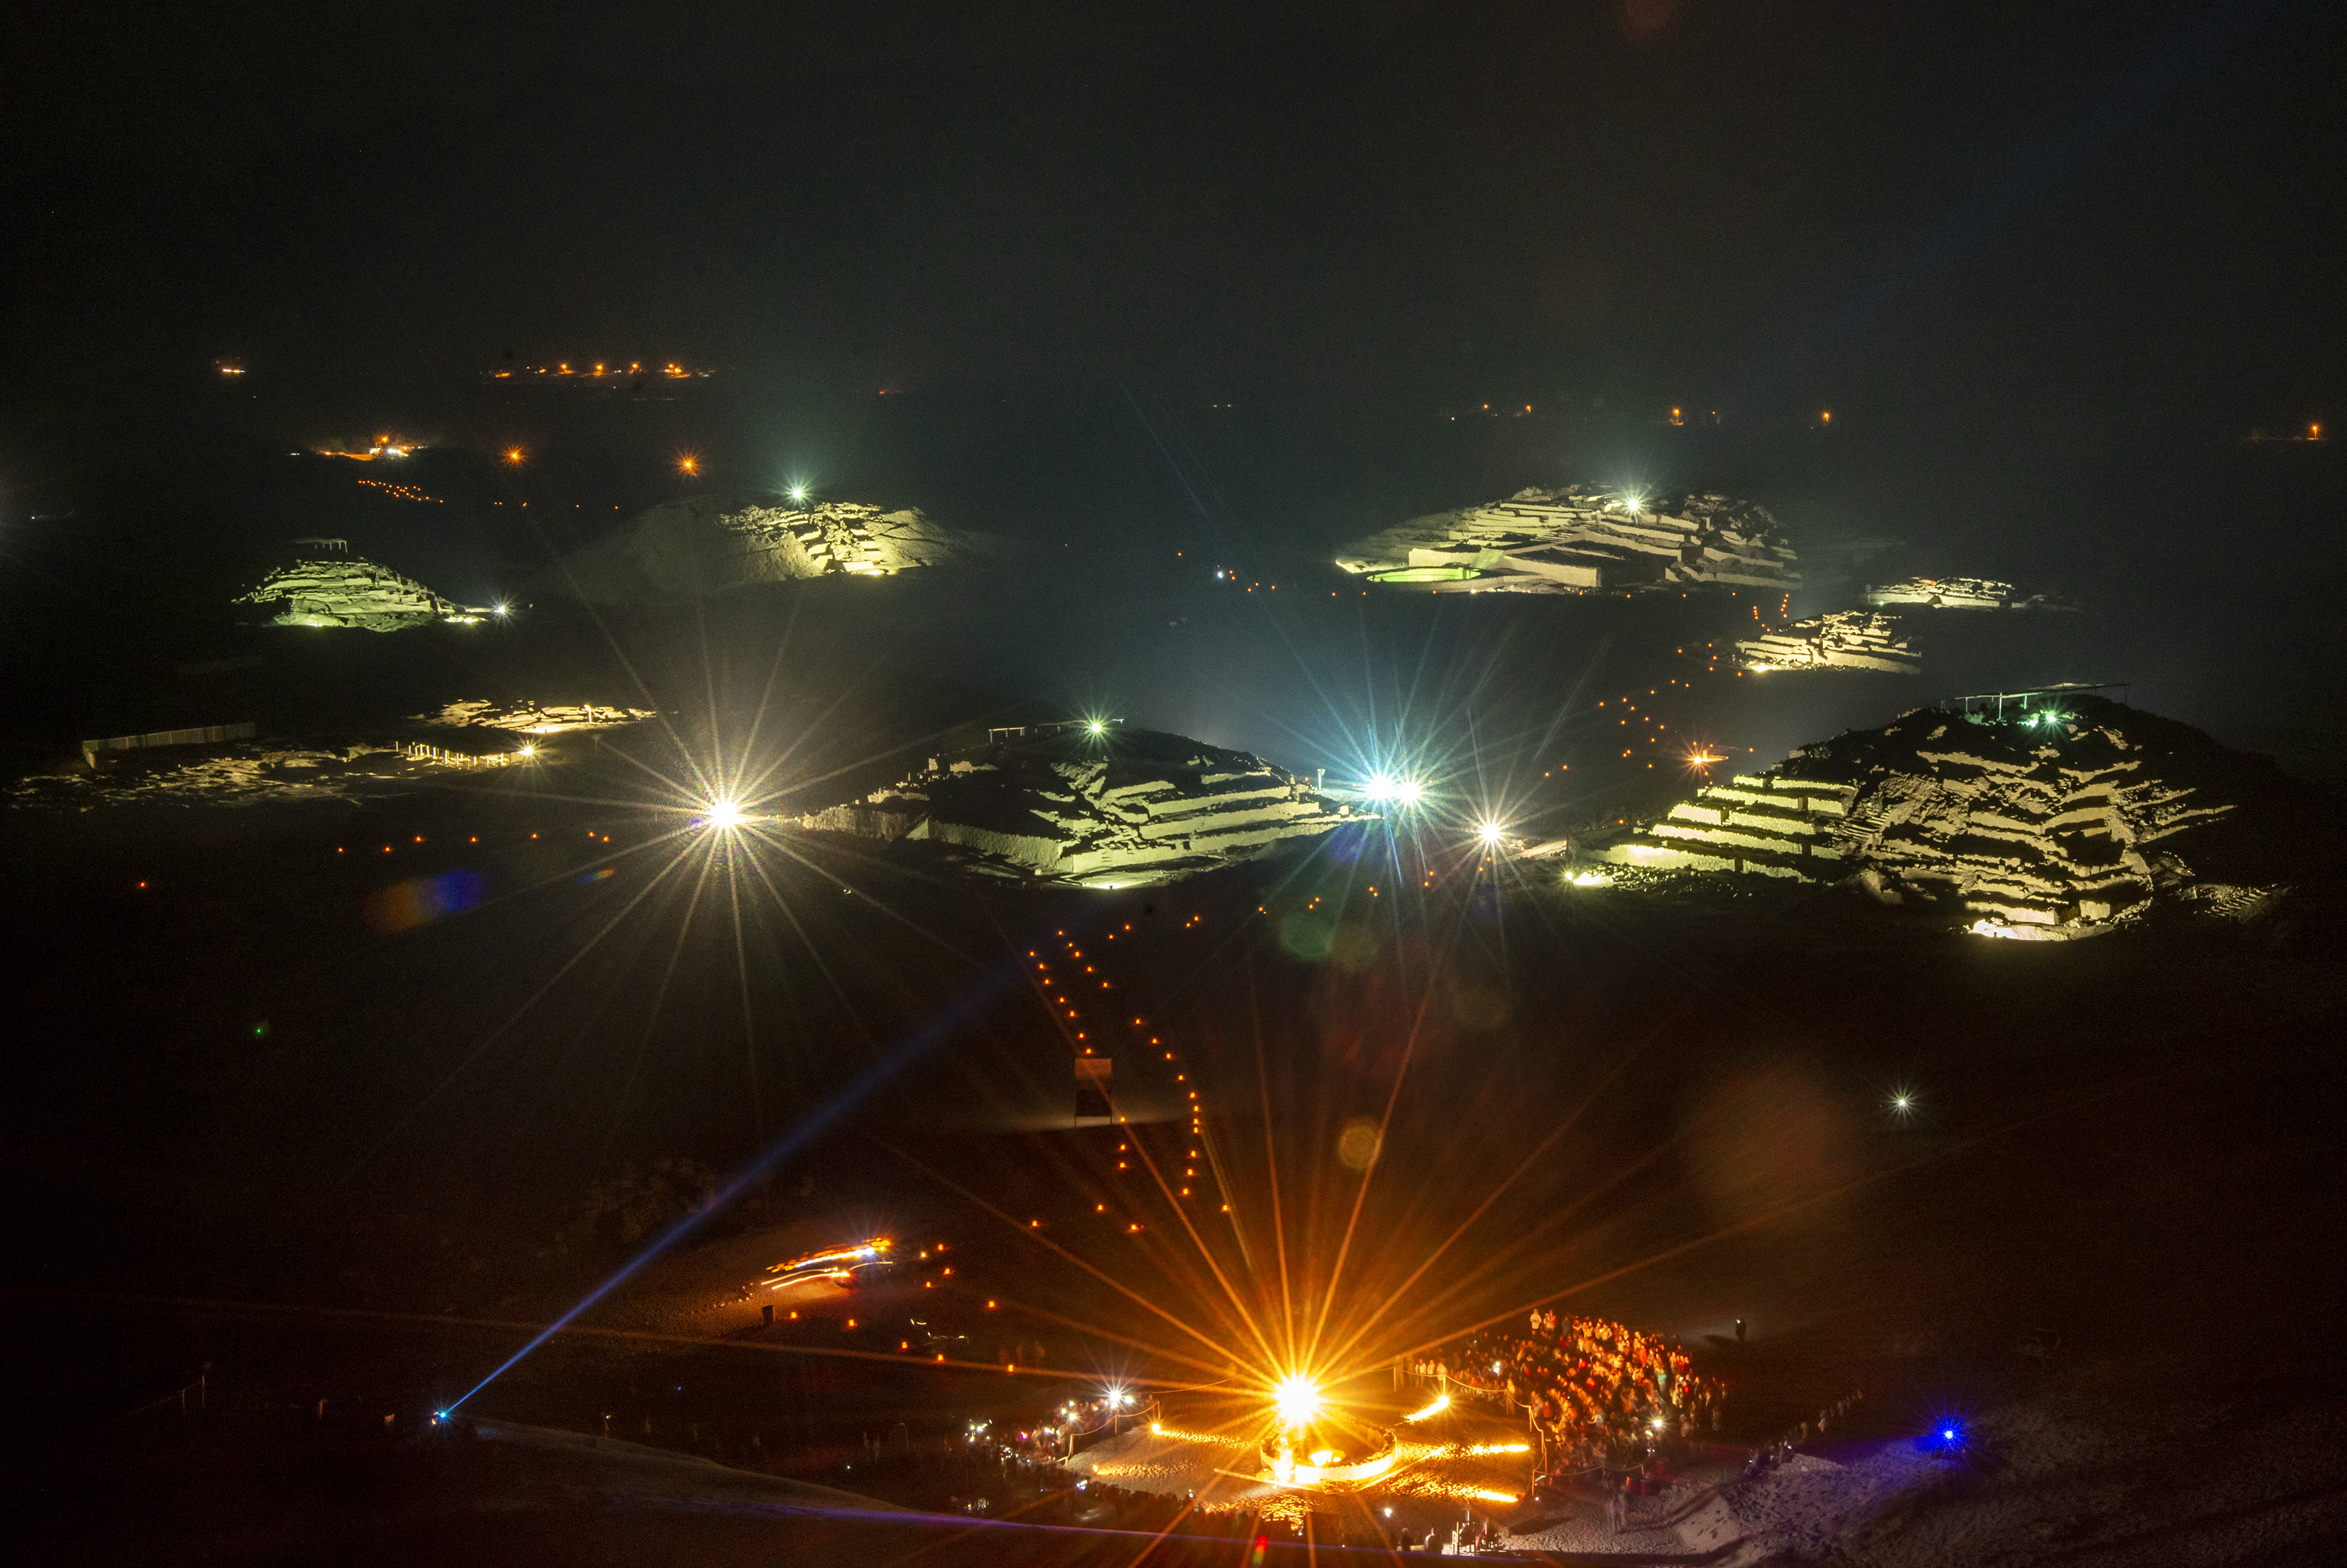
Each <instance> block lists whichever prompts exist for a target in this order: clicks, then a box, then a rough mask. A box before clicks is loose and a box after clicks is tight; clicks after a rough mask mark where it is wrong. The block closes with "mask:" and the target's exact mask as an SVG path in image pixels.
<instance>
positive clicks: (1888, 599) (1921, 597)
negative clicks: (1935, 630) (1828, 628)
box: [1866, 577, 2075, 610]
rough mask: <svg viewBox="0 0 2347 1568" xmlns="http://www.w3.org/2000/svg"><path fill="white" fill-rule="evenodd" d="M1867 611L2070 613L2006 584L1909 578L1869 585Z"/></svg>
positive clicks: (2061, 605)
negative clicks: (1901, 608)
mask: <svg viewBox="0 0 2347 1568" xmlns="http://www.w3.org/2000/svg"><path fill="white" fill-rule="evenodd" d="M1866 602H1867V606H1868V608H1869V609H1872V610H1881V609H1883V608H1885V607H1886V606H1891V605H1900V606H1905V607H1909V608H1914V609H1922V610H2069V609H2073V608H2075V606H2072V605H2069V604H2065V603H2064V602H2063V601H2062V600H2058V599H2055V597H2054V596H2053V595H2051V594H2045V593H2033V594H2030V595H2028V596H2027V597H2025V598H2024V596H2023V595H2022V594H2021V592H2020V590H2018V589H2015V588H2014V586H2013V584H2011V583H2009V582H1999V581H1998V580H1997V579H1994V578H1987V577H1911V578H1909V579H1907V580H1906V581H1904V582H1886V583H1870V584H1869V585H1868V586H1867V589H1866Z"/></svg>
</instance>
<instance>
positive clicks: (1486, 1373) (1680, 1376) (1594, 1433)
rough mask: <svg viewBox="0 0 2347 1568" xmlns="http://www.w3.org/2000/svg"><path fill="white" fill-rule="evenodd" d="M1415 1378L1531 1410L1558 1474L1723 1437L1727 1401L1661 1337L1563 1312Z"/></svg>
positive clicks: (1430, 1366)
mask: <svg viewBox="0 0 2347 1568" xmlns="http://www.w3.org/2000/svg"><path fill="white" fill-rule="evenodd" d="M1410 1369H1411V1370H1412V1371H1413V1372H1414V1373H1415V1374H1416V1375H1417V1376H1418V1377H1419V1378H1420V1379H1422V1380H1424V1381H1426V1382H1428V1383H1430V1384H1434V1383H1439V1384H1440V1385H1441V1386H1442V1387H1443V1388H1444V1389H1447V1390H1453V1391H1458V1390H1463V1391H1464V1392H1466V1393H1467V1394H1469V1395H1472V1396H1479V1397H1481V1398H1486V1399H1493V1400H1496V1401H1503V1402H1505V1403H1507V1404H1508V1405H1510V1406H1512V1407H1513V1408H1515V1409H1521V1410H1522V1411H1523V1412H1524V1413H1525V1419H1526V1420H1527V1422H1528V1423H1529V1425H1530V1426H1531V1428H1532V1431H1533V1432H1534V1434H1535V1435H1536V1436H1537V1437H1538V1438H1539V1439H1540V1440H1541V1444H1542V1451H1543V1454H1544V1455H1545V1457H1546V1459H1547V1468H1548V1469H1549V1470H1550V1471H1552V1472H1558V1471H1575V1470H1594V1469H1597V1468H1599V1467H1601V1466H1604V1465H1605V1464H1607V1463H1608V1462H1609V1461H1612V1460H1621V1459H1623V1458H1624V1457H1625V1456H1626V1455H1628V1454H1630V1453H1634V1452H1637V1451H1642V1450H1648V1449H1653V1448H1655V1447H1658V1446H1661V1445H1663V1444H1665V1443H1676V1442H1677V1441H1680V1440H1686V1439H1689V1438H1694V1437H1696V1436H1698V1435H1702V1434H1708V1433H1716V1432H1717V1431H1718V1430H1719V1423H1720V1410H1721V1405H1722V1401H1723V1399H1724V1396H1725V1390H1724V1389H1721V1388H1720V1386H1719V1385H1718V1383H1717V1380H1716V1379H1712V1378H1704V1377H1700V1376H1698V1375H1697V1374H1696V1372H1695V1371H1694V1369H1693V1366H1692V1364H1691V1363H1690V1361H1689V1360H1688V1358H1687V1355H1686V1351H1685V1350H1684V1349H1682V1348H1680V1347H1678V1346H1676V1345H1675V1344H1672V1343H1671V1342H1670V1341H1668V1340H1666V1339H1664V1338H1663V1337H1660V1336H1658V1335H1652V1334H1643V1333H1640V1332H1638V1331H1637V1330H1635V1329H1633V1328H1629V1327H1624V1325H1622V1324H1619V1323H1614V1322H1610V1321H1608V1320H1607V1319H1605V1318H1602V1317H1562V1316H1560V1315H1559V1314H1557V1313H1556V1312H1554V1311H1535V1312H1533V1313H1532V1317H1531V1318H1530V1320H1529V1321H1528V1322H1527V1323H1526V1325H1525V1327H1523V1328H1522V1330H1505V1331H1494V1332H1490V1333H1485V1334H1481V1335H1479V1336H1477V1337H1475V1338H1473V1339H1471V1340H1469V1341H1468V1342H1467V1344H1466V1345H1465V1346H1464V1347H1463V1348H1460V1349H1459V1350H1456V1351H1453V1352H1451V1353H1450V1354H1449V1355H1447V1356H1442V1357H1436V1358H1427V1359H1422V1360H1419V1361H1417V1362H1414V1363H1413V1364H1412V1366H1411V1368H1410Z"/></svg>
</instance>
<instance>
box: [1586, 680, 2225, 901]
mask: <svg viewBox="0 0 2347 1568" xmlns="http://www.w3.org/2000/svg"><path fill="white" fill-rule="evenodd" d="M2153 726H2157V727H2159V728H2161V729H2164V730H2170V731H2176V732H2180V733H2186V734H2192V732H2188V731H2184V730H2183V727H2182V726H2180V725H2168V724H2166V723H2165V722H2164V721H2156V720H2152V719H2151V718H2150V716H2149V715H2146V714H2140V713H2137V712H2134V711H2133V710H2130V709H2127V708H2124V707H2122V706H2120V705H2119V704H2117V703H2116V702H2106V701H2103V700H2100V699H2096V698H2088V697H2080V698H2076V699H2074V700H2072V701H2071V702H2068V703H2066V704H2065V709H2064V710H2063V711H2058V712H2057V711H2055V710H2050V709H2040V710H2038V711H2036V712H2033V713H2030V714H2028V715H2026V716H2023V717H2017V718H2013V719H2009V720H2005V721H1998V720H1994V719H1992V718H1987V717H1985V716H1981V715H1973V716H1967V715H1964V714H1961V713H1952V712H1942V711H1938V710H1934V709H1918V710H1916V711H1914V712H1909V713H1905V714H1902V715H1901V717H1900V718H1899V719H1898V720H1896V721H1895V722H1893V723H1891V724H1888V725H1886V726H1884V727H1883V728H1881V729H1879V730H1865V731H1850V732H1847V733H1843V734H1841V735H1840V736H1837V737H1836V738H1835V739H1833V740H1831V741H1827V742H1822V743H1819V744H1816V745H1811V746H1805V747H1803V748H1802V749H1801V750H1799V751H1798V752H1796V753H1793V754H1792V755H1791V756H1790V757H1788V758H1787V759H1786V760H1785V762H1784V763H1782V764H1779V765H1778V767H1777V768H1775V769H1773V770H1771V771H1769V772H1768V773H1763V774H1737V776H1736V777H1735V778H1733V779H1731V780H1730V781H1728V782H1727V784H1713V785H1706V787H1704V788H1703V789H1701V790H1699V791H1697V792H1696V795H1695V797H1694V798H1693V799H1692V800H1687V801H1683V802H1681V803H1680V804H1677V805H1675V806H1673V807H1672V808H1671V810H1670V812H1669V813H1668V815H1665V816H1664V817H1662V818H1661V819H1660V820H1658V821H1655V822H1653V823H1650V824H1647V825H1644V826H1642V827H1640V828H1638V829H1637V830H1635V831H1634V832H1632V833H1630V834H1628V835H1625V836H1624V837H1622V838H1620V839H1618V840H1616V841H1615V842H1614V843H1612V844H1610V845H1604V846H1603V847H1601V848H1598V849H1595V850H1594V851H1593V852H1591V853H1590V854H1589V855H1588V856H1585V858H1591V859H1594V860H1597V861H1600V862H1604V863H1610V864H1612V865H1615V866H1637V867H1643V868H1645V869H1649V870H1658V871H1726V872H1735V873H1742V874H1744V875H1747V876H1775V877H1788V878H1795V879H1799V880H1805V881H1841V880H1843V879H1845V878H1850V879H1854V880H1855V881H1856V882H1857V883H1858V884H1859V885H1860V886H1863V887H1864V888H1865V889H1866V890H1867V891H1869V892H1870V893H1872V894H1874V895H1875V896H1876V897H1879V898H1881V899H1882V900H1883V901H1885V902H1888V903H1917V904H1922V905H1925V906H1932V907H1937V908H1939V909H1941V910H1942V911H1943V912H1945V913H1946V914H1948V915H1949V916H1951V917H1954V918H1956V919H1958V920H1961V921H1962V922H1964V923H1966V924H1968V925H1969V926H1970V927H1971V928H1972V929H1973V930H1974V931H1976V932H1978V933H1979V934H1981V935H1983V936H2023V937H2030V938H2039V939H2044V938H2066V937H2074V936H2085V935H2091V934H2093V933H2095V932H2096V931H2099V930H2103V929H2107V928H2108V927H2111V926H2112V925H2113V924H2115V923H2116V922H2120V921H2124V920H2126V919H2128V918H2130V917H2134V916H2136V915H2138V914H2140V913H2142V912H2143V910H2144V909H2145V908H2147V907H2148V905H2149V903H2150V901H2151V899H2152V898H2153V897H2154V895H2155V894H2156V893H2177V894H2179V895H2181V896H2183V897H2186V898H2188V899H2190V900H2194V901H2198V902H2201V903H2203V904H2204V905H2207V906H2209V907H2217V908H2219V912H2230V909H2231V907H2238V906H2239V905H2241V904H2242V903H2244V902H2245V901H2249V900H2252V899H2254V898H2255V897H2260V894H2259V890H2257V889H2253V888H2235V887H2229V886H2219V885H2216V884H2210V883H2203V882H2200V881H2199V880H2198V878H2197V877H2195V876H2194V875H2193V873H2192V871H2191V868H2190V867H2189V866H2188V865H2187V864H2186V863H2185V862H2184V861H2183V860H2182V859H2181V858H2180V857H2178V856H2177V855H2176V854H2175V853H2174V852H2173V848H2172V846H2171V845H2170V844H2169V842H2168V841H2169V840H2171V839H2173V838H2174V837H2175V835H2178V834H2180V833H2183V832H2185V831H2186V830H2187V829H2188V828H2192V827H2194V826H2196V825H2200V824H2203V823H2206V822H2208V821H2209V820H2210V819H2212V818H2215V817H2219V816H2221V815H2224V814H2226V813H2228V812H2230V811H2231V810H2232V809H2233V806H2232V805H2231V804H2229V803H2225V802H2219V801H2210V800H2204V799H2203V798H2201V796H2200V794H2199V792H2198V788H2197V787H2196V786H2194V785H2193V784H2188V783H2186V782H2182V778H2183V777H2185V776H2188V774H2189V772H2190V769H2189V766H2188V764H2186V763H2184V762H2183V761H2182V759H2179V758H2178V755H2177V753H2176V752H2175V751H2174V749H2172V748H2171V747H2168V746H2165V745H2163V746H2159V747H2153V746H2148V745H2147V744H2145V743H2141V742H2138V741H2136V740H2131V739H2130V738H2129V735H2128V733H2127V731H2128V730H2129V729H2130V728H2135V727H2144V728H2150V727H2153ZM2195 738H2196V739H2198V740H2199V741H2201V742H2202V743H2205V744H2207V745H2208V746H2209V748H2210V749H2212V750H2214V749H2216V748H2214V743H2208V742H2207V741H2206V737H2199V736H2197V735H2196V736H2195ZM2162 753H2165V755H2163V754H2162ZM2171 770H2173V773H2172V774H2171ZM2161 774H2171V776H2168V777H2163V776H2160V775H2161Z"/></svg>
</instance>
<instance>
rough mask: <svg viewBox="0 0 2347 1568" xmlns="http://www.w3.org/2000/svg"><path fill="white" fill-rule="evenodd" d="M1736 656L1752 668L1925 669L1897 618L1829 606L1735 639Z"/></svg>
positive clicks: (1883, 671) (1898, 672)
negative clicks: (1775, 627)
mask: <svg viewBox="0 0 2347 1568" xmlns="http://www.w3.org/2000/svg"><path fill="white" fill-rule="evenodd" d="M1736 661H1737V663H1739V664H1741V665H1743V666H1744V668H1745V669H1747V670H1750V671H1754V672H1755V673H1767V672H1769V671H1798V670H1871V671H1877V672H1879V673H1881V674H1886V675H1916V674H1921V673H1922V669H1923V656H1922V654H1920V653H1918V652H1916V651H1915V650H1914V648H1913V647H1912V645H1911V644H1910V643H1909V642H1908V641H1907V640H1906V639H1905V638H1903V637H1901V635H1900V634H1899V622H1898V621H1897V620H1896V619H1894V618H1893V617H1891V616H1888V615H1875V614H1871V613H1870V612H1868V611H1866V610H1829V611H1827V612H1826V613H1825V614H1823V615H1820V616H1819V617H1817V618H1816V619H1815V620H1797V621H1795V622H1793V624H1792V625H1790V626H1788V627H1787V628H1785V630H1782V631H1770V632H1764V633H1762V634H1761V635H1760V636H1758V637H1754V638H1749V639H1747V640H1746V641H1741V642H1738V643H1737V645H1736Z"/></svg>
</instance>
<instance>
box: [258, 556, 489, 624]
mask: <svg viewBox="0 0 2347 1568" xmlns="http://www.w3.org/2000/svg"><path fill="white" fill-rule="evenodd" d="M235 602H237V603H239V604H257V605H261V606H262V607H263V608H273V609H274V610H276V613H275V614H274V615H273V616H272V617H271V618H270V624H271V625H272V626H347V627H357V628H360V629H362V630H367V631H398V630H404V629H405V628H407V627H411V626H428V625H430V624H431V623H432V622H433V621H436V620H478V619H479V612H477V611H475V610H467V609H466V608H465V607H464V606H463V605H460V604H455V603H452V602H450V601H449V600H445V599H443V598H441V597H440V596H439V595H438V594H436V593H435V592H433V591H432V590H431V589H428V588H426V587H425V586H424V585H423V584H422V583H420V582H417V581H416V580H415V579H413V578H407V577H402V576H400V574H399V573H397V572H395V571H394V570H392V569H390V568H389V567H384V566H377V565H375V563H374V562H373V561H371V560H365V559H361V558H359V557H357V556H335V557H333V558H332V559H304V560H297V561H295V562H293V563H292V565H291V566H285V567H280V568H279V569H277V570H275V571H272V572H271V573H270V574H269V575H268V576H267V577H265V578H263V579H261V586H259V587H258V588H255V589H252V591H251V592H250V593H241V594H239V595H238V596H237V598H236V600H235Z"/></svg>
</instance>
